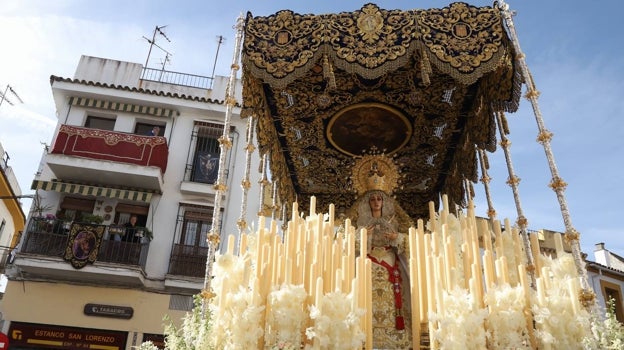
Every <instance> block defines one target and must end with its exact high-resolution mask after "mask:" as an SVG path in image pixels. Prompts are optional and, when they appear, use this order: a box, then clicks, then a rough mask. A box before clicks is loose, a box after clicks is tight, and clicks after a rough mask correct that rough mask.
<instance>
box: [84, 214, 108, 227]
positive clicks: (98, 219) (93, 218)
mask: <svg viewBox="0 0 624 350" xmlns="http://www.w3.org/2000/svg"><path fill="white" fill-rule="evenodd" d="M80 221H82V222H89V223H92V224H98V225H99V224H101V223H102V222H104V218H103V217H102V216H101V215H96V214H83V215H82V216H81V217H80Z"/></svg>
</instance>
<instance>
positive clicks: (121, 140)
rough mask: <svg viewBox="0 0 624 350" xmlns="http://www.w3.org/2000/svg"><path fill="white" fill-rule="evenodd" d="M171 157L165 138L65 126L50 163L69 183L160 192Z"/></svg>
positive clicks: (59, 176)
mask: <svg viewBox="0 0 624 350" xmlns="http://www.w3.org/2000/svg"><path fill="white" fill-rule="evenodd" d="M168 155H169V149H168V146H167V139H165V138H164V137H160V136H141V135H135V134H128V133H121V132H115V131H107V130H100V129H89V128H83V127H78V126H71V125H61V127H60V129H59V132H58V135H57V136H56V140H55V142H54V145H53V147H52V150H51V151H50V154H48V155H47V157H46V160H47V163H48V166H49V167H50V169H51V170H52V172H53V173H54V175H55V176H56V177H57V178H58V179H63V180H65V181H74V182H82V183H91V182H93V179H97V180H98V184H99V185H110V186H124V187H134V188H142V189H149V190H158V191H160V190H162V185H163V173H164V172H165V171H166V169H167V157H168Z"/></svg>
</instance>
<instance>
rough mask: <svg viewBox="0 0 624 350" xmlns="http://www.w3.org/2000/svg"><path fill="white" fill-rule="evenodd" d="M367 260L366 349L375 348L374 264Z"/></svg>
mask: <svg viewBox="0 0 624 350" xmlns="http://www.w3.org/2000/svg"><path fill="white" fill-rule="evenodd" d="M365 261H366V273H365V275H366V278H365V279H366V286H365V288H364V289H363V290H365V291H367V293H366V349H367V350H372V349H373V312H372V311H373V293H371V291H372V290H373V285H372V266H371V261H370V259H365Z"/></svg>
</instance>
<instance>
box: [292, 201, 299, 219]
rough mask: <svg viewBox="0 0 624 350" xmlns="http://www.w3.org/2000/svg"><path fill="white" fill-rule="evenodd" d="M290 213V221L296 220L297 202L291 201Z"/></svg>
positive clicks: (297, 212) (297, 213)
mask: <svg viewBox="0 0 624 350" xmlns="http://www.w3.org/2000/svg"><path fill="white" fill-rule="evenodd" d="M290 214H291V219H290V220H291V221H292V222H297V219H298V218H299V204H298V203H297V202H293V204H292V213H290Z"/></svg>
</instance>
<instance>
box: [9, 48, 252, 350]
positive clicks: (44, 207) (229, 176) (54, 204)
mask: <svg viewBox="0 0 624 350" xmlns="http://www.w3.org/2000/svg"><path fill="white" fill-rule="evenodd" d="M228 80H229V78H226V77H216V78H214V81H213V79H210V78H208V77H202V76H197V75H190V74H182V73H175V72H168V71H164V70H155V69H149V68H146V67H143V66H142V65H141V64H138V63H131V62H121V61H116V60H110V59H103V58H98V57H89V56H82V57H81V59H80V62H79V64H78V67H77V69H76V73H75V75H74V77H73V78H65V77H58V76H52V77H50V83H51V87H52V93H53V97H54V101H55V104H56V110H57V113H56V114H57V118H58V124H57V127H56V130H55V133H54V137H53V139H52V140H51V144H50V146H49V149H48V151H47V152H46V154H45V155H44V156H43V158H42V160H41V164H40V168H39V172H38V173H37V176H36V177H35V179H34V180H33V182H32V185H31V188H32V189H33V190H35V191H36V194H37V196H36V197H35V199H34V200H33V207H32V208H31V211H30V213H29V215H28V218H29V220H28V224H27V227H26V229H25V232H24V236H23V238H22V240H21V243H20V249H19V251H18V252H17V254H16V255H15V259H14V261H13V263H12V264H11V265H9V266H8V268H7V276H8V278H9V281H8V285H7V289H6V293H5V298H4V305H3V310H2V314H3V318H4V320H5V322H4V325H3V327H2V329H1V331H2V332H4V333H6V334H7V335H8V336H9V341H10V344H11V347H14V346H16V347H17V348H20V349H26V348H28V349H32V348H42V347H45V348H56V349H80V348H89V347H90V348H100V349H131V347H132V346H137V345H139V344H140V343H142V342H143V341H145V340H154V341H155V343H159V342H160V343H161V342H162V340H163V337H162V333H163V316H164V315H168V316H169V317H170V318H171V319H172V320H174V321H177V320H180V318H181V317H182V316H183V315H184V314H185V313H186V312H187V311H189V310H190V309H191V308H192V296H193V295H195V294H197V293H198V292H199V291H200V290H201V289H202V287H203V283H204V275H205V266H206V257H207V249H208V247H207V243H206V236H207V233H208V232H209V230H210V227H211V224H212V214H213V205H214V203H215V189H214V184H215V182H216V180H217V175H218V173H219V169H218V168H219V157H220V147H219V142H218V139H219V138H220V137H221V136H222V135H223V132H224V127H223V126H224V119H225V116H226V109H227V106H226V104H225V102H224V100H225V91H226V88H227V83H228ZM236 84H237V85H236V88H235V92H236V94H237V101H241V98H240V95H241V85H240V82H239V81H237V83H236ZM239 114H240V108H238V107H235V108H234V111H233V115H232V116H231V124H230V128H229V130H228V134H229V137H230V139H231V141H232V148H231V149H230V151H229V152H227V157H226V162H225V166H226V167H227V168H226V169H225V175H226V180H225V183H226V185H227V188H228V191H227V192H226V194H225V195H224V196H223V197H222V199H221V207H222V211H221V213H222V214H221V221H220V222H221V230H220V232H221V234H222V240H221V241H222V242H225V241H227V235H229V234H237V233H238V227H237V224H236V223H237V221H238V220H239V219H240V213H241V209H240V203H241V198H242V195H243V194H242V192H243V189H242V186H241V183H242V181H243V177H244V173H245V165H246V149H247V147H246V146H247V140H246V129H247V121H246V120H242V119H241V118H240V115H239ZM154 127H158V128H154ZM153 132H154V133H156V134H155V135H153V134H152V133H153ZM251 159H252V160H251V169H253V170H258V168H259V157H258V155H257V152H256V154H254V155H253V156H252V158H251ZM254 177H255V178H258V176H257V175H254ZM258 187H259V185H258V183H257V182H254V181H252V183H251V188H250V189H249V199H248V202H247V203H248V213H249V217H246V218H244V219H245V220H246V221H247V222H253V221H255V215H257V213H258V211H259V202H260V200H259V198H260V196H259V195H258V194H259V188H258ZM131 223H133V225H131Z"/></svg>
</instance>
